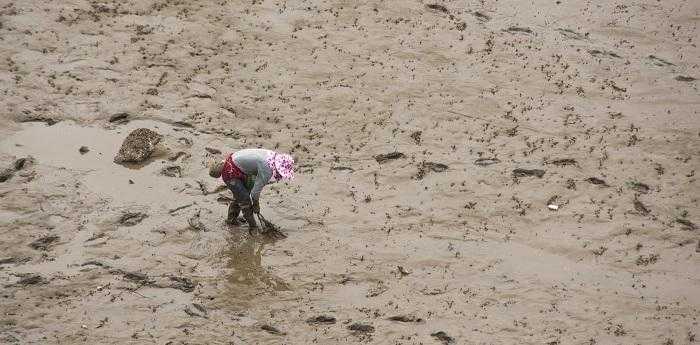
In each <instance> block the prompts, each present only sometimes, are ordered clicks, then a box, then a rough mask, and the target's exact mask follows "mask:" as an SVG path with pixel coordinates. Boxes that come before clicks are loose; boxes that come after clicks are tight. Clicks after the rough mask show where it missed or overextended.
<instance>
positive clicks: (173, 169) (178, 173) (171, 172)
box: [160, 165, 182, 177]
mask: <svg viewBox="0 0 700 345" xmlns="http://www.w3.org/2000/svg"><path fill="white" fill-rule="evenodd" d="M160 174H161V175H163V176H168V177H182V168H181V167H180V166H179V165H171V166H167V167H164V168H163V169H161V171H160Z"/></svg>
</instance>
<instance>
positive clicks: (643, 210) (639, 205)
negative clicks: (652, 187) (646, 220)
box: [634, 199, 651, 216]
mask: <svg viewBox="0 0 700 345" xmlns="http://www.w3.org/2000/svg"><path fill="white" fill-rule="evenodd" d="M634 209H635V210H637V212H639V213H641V214H642V215H643V216H646V215H647V214H649V212H651V211H649V209H648V208H647V207H646V205H644V204H643V203H642V202H641V201H639V200H636V199H635V200H634Z"/></svg>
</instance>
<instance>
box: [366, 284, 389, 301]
mask: <svg viewBox="0 0 700 345" xmlns="http://www.w3.org/2000/svg"><path fill="white" fill-rule="evenodd" d="M387 291H389V288H388V287H386V286H385V285H384V284H382V283H381V282H380V283H378V284H377V285H376V286H374V287H371V288H369V289H368V290H367V295H366V296H367V297H368V298H369V297H377V296H379V295H381V294H383V293H385V292H387Z"/></svg>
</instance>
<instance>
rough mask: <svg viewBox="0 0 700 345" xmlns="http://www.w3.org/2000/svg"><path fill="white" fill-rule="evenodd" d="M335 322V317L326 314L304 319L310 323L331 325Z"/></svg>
mask: <svg viewBox="0 0 700 345" xmlns="http://www.w3.org/2000/svg"><path fill="white" fill-rule="evenodd" d="M335 322H336V320H335V318H334V317H332V316H328V315H319V316H315V317H312V318H309V319H307V320H306V323H308V324H312V325H333V324H335Z"/></svg>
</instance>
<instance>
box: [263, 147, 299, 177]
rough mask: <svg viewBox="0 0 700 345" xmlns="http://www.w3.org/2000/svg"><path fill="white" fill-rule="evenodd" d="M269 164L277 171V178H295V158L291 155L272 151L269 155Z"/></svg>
mask: <svg viewBox="0 0 700 345" xmlns="http://www.w3.org/2000/svg"><path fill="white" fill-rule="evenodd" d="M267 166H269V167H270V169H271V170H272V171H273V172H275V173H274V174H273V178H274V179H275V180H287V181H288V180H293V179H294V158H293V157H292V156H291V155H288V154H286V153H277V152H274V151H270V153H268V155H267Z"/></svg>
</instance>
